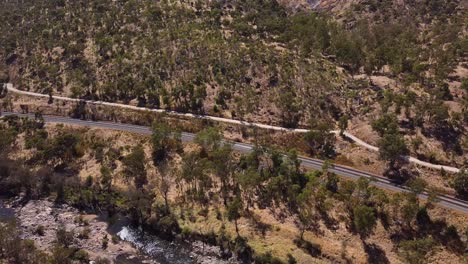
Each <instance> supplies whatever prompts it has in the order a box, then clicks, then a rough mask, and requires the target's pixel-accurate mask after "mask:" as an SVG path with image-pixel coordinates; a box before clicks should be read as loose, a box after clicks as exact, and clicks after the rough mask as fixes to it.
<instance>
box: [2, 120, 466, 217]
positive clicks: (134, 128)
mask: <svg viewBox="0 0 468 264" xmlns="http://www.w3.org/2000/svg"><path fill="white" fill-rule="evenodd" d="M8 115H18V116H21V117H30V118H34V114H17V113H11V112H3V113H1V116H8ZM44 121H45V122H47V123H61V124H70V125H79V126H87V127H94V128H101V129H112V130H119V131H125V132H131V133H137V134H143V135H151V129H150V128H149V127H146V126H138V125H130V124H122V123H113V122H106V121H88V120H80V119H72V118H69V117H59V116H49V115H46V116H44ZM194 137H195V135H194V134H191V133H182V140H183V141H185V142H188V141H192V140H193V139H194ZM230 143H232V145H233V149H234V150H236V151H238V152H242V153H249V152H251V151H252V150H253V148H254V146H253V145H250V144H245V143H239V142H230ZM299 160H300V161H301V165H302V166H303V167H304V168H306V169H321V168H322V166H323V164H324V161H323V160H319V159H312V158H306V157H299ZM329 171H330V172H334V173H336V174H337V175H340V176H342V177H346V178H349V179H353V180H356V179H359V178H361V177H364V178H367V179H370V180H371V184H373V185H375V186H377V187H379V188H382V189H386V190H390V191H394V192H408V191H409V190H408V188H406V187H405V186H399V185H396V184H394V183H392V182H391V181H390V180H388V179H387V178H385V177H382V176H379V175H375V174H372V173H368V172H365V171H360V170H357V169H353V168H350V167H347V166H342V165H337V164H332V165H331V166H330V167H329ZM419 197H420V198H421V199H427V198H428V194H427V193H422V194H420V195H419ZM438 200H439V201H438V204H439V205H440V206H443V207H446V208H448V209H452V210H456V211H459V212H463V213H468V202H467V201H463V200H460V199H457V198H454V197H451V196H447V195H439V196H438Z"/></svg>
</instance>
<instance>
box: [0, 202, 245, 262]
mask: <svg viewBox="0 0 468 264" xmlns="http://www.w3.org/2000/svg"><path fill="white" fill-rule="evenodd" d="M12 204H17V203H5V204H0V209H1V210H0V213H1V214H3V215H4V216H5V215H7V216H10V217H11V216H15V217H16V220H17V222H18V227H19V228H20V230H21V233H22V238H23V239H30V240H33V241H34V242H35V245H36V246H37V247H38V248H39V249H41V250H44V251H46V252H48V251H50V250H51V249H52V248H53V247H54V244H55V241H56V232H57V230H59V229H60V228H65V229H66V230H67V231H72V232H73V234H74V239H73V244H72V245H71V246H74V247H77V248H81V249H84V250H86V251H87V252H88V253H89V256H90V259H91V260H96V259H98V258H106V259H109V260H110V261H112V262H113V263H119V264H134V263H135V264H138V263H148V264H151V263H161V264H166V263H167V264H169V263H170V264H178V263H181V264H186V263H200V264H215V263H216V264H218V263H219V264H230V263H238V261H236V260H235V258H234V257H231V258H230V259H228V260H226V259H223V258H221V253H222V252H221V251H220V249H219V247H215V246H209V245H207V244H204V243H202V242H191V243H188V242H180V241H179V242H169V241H166V240H163V239H160V238H159V237H157V236H154V235H150V234H147V233H146V232H144V231H142V230H140V229H138V228H134V227H131V226H129V225H127V224H126V221H122V220H120V221H117V223H116V224H114V225H113V226H109V225H108V223H107V222H106V221H104V220H103V219H104V218H103V217H99V216H97V215H92V214H82V213H80V212H79V210H77V209H76V208H73V207H71V206H68V205H65V204H61V205H58V204H55V203H54V202H52V201H49V200H36V201H29V202H27V203H26V204H24V205H15V206H12ZM105 240H107V241H108V243H106V244H107V247H103V241H105Z"/></svg>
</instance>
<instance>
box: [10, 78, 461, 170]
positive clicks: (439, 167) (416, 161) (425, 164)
mask: <svg viewBox="0 0 468 264" xmlns="http://www.w3.org/2000/svg"><path fill="white" fill-rule="evenodd" d="M3 88H6V89H7V91H8V92H12V93H17V94H22V95H28V96H34V97H43V98H49V95H47V94H40V93H34V92H28V91H22V90H19V89H16V88H14V87H13V84H12V83H6V84H3ZM52 98H53V99H56V100H62V101H69V102H86V103H88V104H94V105H106V106H113V107H120V108H126V109H131V110H136V111H149V112H156V113H166V114H170V115H174V116H181V117H189V118H198V119H207V120H213V121H217V122H222V123H229V124H236V125H242V126H249V127H259V128H265V129H271V130H276V131H286V132H296V133H306V132H309V130H308V129H302V128H285V127H279V126H272V125H265V124H260V123H253V122H247V121H240V120H234V119H229V118H222V117H216V116H208V115H195V114H191V113H180V112H176V111H170V110H164V109H151V108H146V107H138V106H132V105H125V104H119V103H109V102H103V101H92V100H83V99H76V98H69V97H63V96H52ZM330 133H332V134H335V135H339V133H340V131H338V130H333V131H330ZM343 135H345V136H346V137H347V138H349V139H351V140H352V141H354V142H355V143H356V144H358V145H360V146H362V147H364V148H366V149H368V150H371V151H379V148H378V147H376V146H372V145H370V144H368V143H366V142H365V141H363V140H361V139H359V138H357V137H356V136H354V135H352V134H350V133H348V132H346V131H345V132H344V133H343ZM404 158H405V159H407V160H408V161H409V162H412V163H414V164H417V165H420V166H423V167H427V168H431V169H436V170H445V171H447V172H453V173H458V172H460V169H458V168H455V167H450V166H444V165H439V164H432V163H429V162H425V161H422V160H419V159H417V158H414V157H409V156H405V157H404Z"/></svg>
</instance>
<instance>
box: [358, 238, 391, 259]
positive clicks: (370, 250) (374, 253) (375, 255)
mask: <svg viewBox="0 0 468 264" xmlns="http://www.w3.org/2000/svg"><path fill="white" fill-rule="evenodd" d="M364 251H365V252H366V253H367V262H368V263H371V264H372V263H376V264H377V263H378V264H386V263H390V261H389V260H388V258H387V255H386V254H385V251H384V250H383V249H382V248H381V247H380V246H378V245H376V244H374V243H371V244H367V243H364Z"/></svg>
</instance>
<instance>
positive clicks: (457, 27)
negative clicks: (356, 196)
mask: <svg viewBox="0 0 468 264" xmlns="http://www.w3.org/2000/svg"><path fill="white" fill-rule="evenodd" d="M0 7H1V9H0V16H1V17H2V18H4V21H5V23H2V25H1V26H0V45H1V47H3V48H2V49H1V50H0V57H1V60H0V69H2V74H1V76H0V77H1V78H2V80H3V81H10V82H13V83H14V84H15V85H16V86H18V87H19V88H20V89H25V90H31V91H39V92H42V93H46V94H47V93H49V94H64V95H69V96H73V97H80V98H88V99H96V100H105V101H119V102H124V103H129V104H137V105H140V106H146V107H152V108H165V109H173V110H178V111H187V112H195V113H205V114H210V115H218V116H224V117H230V118H236V119H247V120H252V121H256V122H263V123H269V124H280V125H283V126H286V127H297V126H301V127H319V126H321V125H324V124H325V125H327V127H328V128H329V129H331V128H334V127H335V126H337V125H340V126H342V127H346V126H347V124H348V120H350V121H351V122H350V129H352V130H353V131H354V132H357V133H358V134H361V135H362V136H363V137H365V138H364V139H366V140H368V139H371V140H372V139H376V138H377V139H380V138H382V139H383V138H385V137H384V136H385V135H384V134H385V133H387V132H388V131H386V130H385V129H383V130H382V129H380V131H384V132H385V133H384V134H382V133H379V132H378V131H377V130H379V128H376V126H371V124H373V123H374V121H375V120H378V119H379V118H380V117H382V119H381V120H395V123H396V127H397V128H398V129H393V130H392V132H394V133H393V134H395V133H396V134H398V135H391V136H392V137H393V139H395V138H397V139H400V137H401V138H402V141H403V145H404V146H403V145H402V146H403V147H405V148H402V149H400V150H401V154H412V155H415V156H418V157H419V158H421V159H423V160H428V161H431V162H435V163H437V162H438V163H445V164H451V165H453V166H457V167H462V166H466V163H467V161H466V155H465V154H466V150H467V149H468V147H467V146H468V141H467V138H466V124H467V123H468V115H467V109H468V100H467V88H466V87H467V86H468V81H467V79H466V76H467V73H468V70H467V66H466V61H467V59H466V58H467V35H466V25H467V24H468V23H467V15H466V14H467V13H466V6H464V5H463V3H462V2H461V1H458V0H452V1H445V2H444V4H438V3H437V2H434V1H370V0H369V1H364V0H362V1H358V0H356V1H279V2H277V1H275V0H263V1H253V0H250V1H234V0H233V1H223V2H220V1H172V2H166V1H161V2H156V1H150V0H132V1H111V0H93V1H70V0H57V1H46V0H41V1H32V0H27V1H23V2H22V4H17V3H16V2H12V1H7V0H2V1H0ZM387 114H389V115H390V116H388V115H387ZM380 123H382V122H380ZM397 132H398V133H397ZM388 138H389V137H387V139H388ZM374 141H375V142H371V143H376V144H377V143H379V142H380V143H379V144H384V143H385V142H384V141H383V140H379V142H377V140H374ZM387 142H389V141H387ZM394 156H398V155H394Z"/></svg>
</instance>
